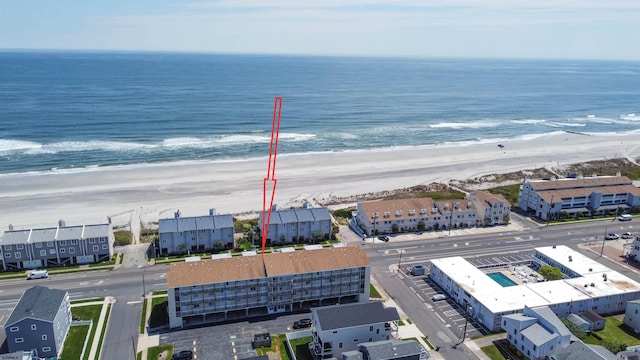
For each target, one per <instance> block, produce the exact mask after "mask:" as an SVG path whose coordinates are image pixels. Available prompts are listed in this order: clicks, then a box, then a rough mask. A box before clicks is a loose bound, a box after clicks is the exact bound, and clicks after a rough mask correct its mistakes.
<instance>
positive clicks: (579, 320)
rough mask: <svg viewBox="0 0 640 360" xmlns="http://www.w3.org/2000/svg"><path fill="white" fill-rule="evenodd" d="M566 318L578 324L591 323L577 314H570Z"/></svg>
mask: <svg viewBox="0 0 640 360" xmlns="http://www.w3.org/2000/svg"><path fill="white" fill-rule="evenodd" d="M565 319H567V321H569V322H570V323H572V324H573V325H576V326H582V325H589V322H588V321H587V320H585V319H583V318H582V317H581V316H580V315H577V314H569V315H567V317H566V318H565Z"/></svg>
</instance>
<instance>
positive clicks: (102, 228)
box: [82, 224, 111, 239]
mask: <svg viewBox="0 0 640 360" xmlns="http://www.w3.org/2000/svg"><path fill="white" fill-rule="evenodd" d="M110 231H111V225H109V224H96V225H84V232H83V233H82V238H84V239H96V238H104V237H106V238H108V237H109V233H110Z"/></svg>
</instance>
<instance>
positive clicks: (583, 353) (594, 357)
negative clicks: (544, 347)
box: [552, 341, 616, 360]
mask: <svg viewBox="0 0 640 360" xmlns="http://www.w3.org/2000/svg"><path fill="white" fill-rule="evenodd" d="M605 350H606V349H605ZM552 358H553V359H554V360H575V359H580V360H615V359H616V356H615V355H613V354H612V353H611V352H609V354H607V353H606V352H602V351H597V350H596V349H595V348H594V347H592V346H590V345H587V344H585V343H583V342H582V341H576V342H574V343H571V344H569V346H567V347H565V348H562V349H560V350H559V351H558V353H557V354H556V355H553V357H552Z"/></svg>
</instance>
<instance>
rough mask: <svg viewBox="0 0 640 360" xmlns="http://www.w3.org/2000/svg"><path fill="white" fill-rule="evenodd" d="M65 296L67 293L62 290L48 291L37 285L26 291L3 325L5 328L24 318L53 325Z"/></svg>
mask: <svg viewBox="0 0 640 360" xmlns="http://www.w3.org/2000/svg"><path fill="white" fill-rule="evenodd" d="M66 296H67V292H66V291H64V290H57V289H49V288H47V287H44V286H39V285H37V286H34V287H32V288H29V289H27V290H26V291H25V292H24V293H23V294H22V296H21V297H20V301H18V304H17V305H16V307H15V308H14V309H13V312H12V313H11V316H9V319H8V320H7V322H6V324H5V325H4V326H5V328H7V327H9V326H11V325H13V324H15V323H17V322H20V321H22V320H24V319H26V318H31V319H37V320H42V321H46V322H50V323H53V320H54V318H55V317H56V314H57V313H58V309H60V305H62V302H63V301H64V299H65V297H66Z"/></svg>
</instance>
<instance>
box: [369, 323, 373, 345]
mask: <svg viewBox="0 0 640 360" xmlns="http://www.w3.org/2000/svg"><path fill="white" fill-rule="evenodd" d="M369 331H373V326H369ZM369 342H371V341H369Z"/></svg>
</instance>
